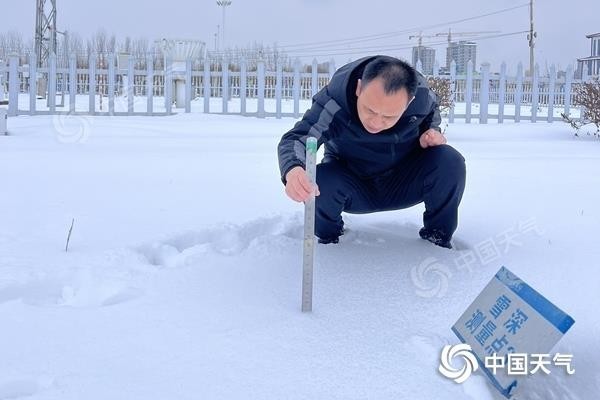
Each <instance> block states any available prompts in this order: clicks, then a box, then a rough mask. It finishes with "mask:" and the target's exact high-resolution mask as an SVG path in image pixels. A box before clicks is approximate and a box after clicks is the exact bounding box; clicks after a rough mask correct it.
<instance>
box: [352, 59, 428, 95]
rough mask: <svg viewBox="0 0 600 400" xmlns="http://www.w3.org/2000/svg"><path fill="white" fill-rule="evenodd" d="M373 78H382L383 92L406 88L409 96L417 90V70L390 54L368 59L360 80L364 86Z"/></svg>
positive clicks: (389, 92) (394, 91)
mask: <svg viewBox="0 0 600 400" xmlns="http://www.w3.org/2000/svg"><path fill="white" fill-rule="evenodd" d="M375 78H381V79H382V80H383V90H384V92H385V94H387V95H389V94H394V93H396V92H397V91H398V90H400V89H403V88H404V89H406V90H407V91H408V94H409V95H410V96H414V95H415V93H416V92H417V71H415V69H414V68H413V67H411V66H410V64H408V63H407V62H405V61H402V60H399V59H397V58H394V57H390V56H377V57H376V58H375V59H374V60H372V61H369V63H368V64H367V65H366V66H365V69H364V71H363V74H362V77H361V82H362V85H363V86H365V85H367V84H368V83H369V82H371V81H372V80H374V79H375Z"/></svg>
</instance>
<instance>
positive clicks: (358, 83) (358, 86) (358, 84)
mask: <svg viewBox="0 0 600 400" xmlns="http://www.w3.org/2000/svg"><path fill="white" fill-rule="evenodd" d="M361 85H362V81H361V80H360V78H359V79H358V82H357V83H356V97H358V96H360V89H361Z"/></svg>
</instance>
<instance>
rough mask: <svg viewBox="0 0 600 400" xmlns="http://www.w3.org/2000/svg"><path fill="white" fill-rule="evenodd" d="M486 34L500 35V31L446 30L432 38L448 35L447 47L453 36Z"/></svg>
mask: <svg viewBox="0 0 600 400" xmlns="http://www.w3.org/2000/svg"><path fill="white" fill-rule="evenodd" d="M487 33H500V31H478V32H452V30H451V29H450V28H448V33H446V32H442V33H436V34H435V35H434V36H433V37H438V36H446V35H448V46H450V43H452V35H454V36H479V35H483V34H487Z"/></svg>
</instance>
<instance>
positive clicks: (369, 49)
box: [289, 31, 529, 57]
mask: <svg viewBox="0 0 600 400" xmlns="http://www.w3.org/2000/svg"><path fill="white" fill-rule="evenodd" d="M527 32H529V31H518V32H510V33H503V34H498V35H490V36H482V37H479V38H477V39H473V40H469V41H470V42H479V41H481V40H487V39H496V38H500V37H507V36H515V35H521V34H524V33H527ZM447 44H448V42H447V41H445V40H444V41H439V42H431V43H427V45H428V46H430V47H438V46H445V45H447ZM413 46H414V45H413V44H403V45H400V46H398V45H394V46H385V45H382V46H370V47H355V48H349V49H337V50H339V51H334V50H331V49H323V50H321V51H333V52H330V53H319V54H315V52H314V51H311V52H310V53H309V52H308V50H307V51H306V52H304V51H295V52H291V53H289V56H290V57H306V56H311V55H314V56H321V57H325V56H342V55H354V54H364V53H366V52H369V53H373V52H376V51H381V52H385V51H395V50H407V49H411V48H412V47H413Z"/></svg>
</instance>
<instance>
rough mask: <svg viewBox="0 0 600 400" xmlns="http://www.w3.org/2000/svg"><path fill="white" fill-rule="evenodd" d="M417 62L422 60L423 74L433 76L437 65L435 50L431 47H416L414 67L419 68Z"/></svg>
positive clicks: (413, 50) (413, 51) (414, 48)
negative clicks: (434, 66)
mask: <svg viewBox="0 0 600 400" xmlns="http://www.w3.org/2000/svg"><path fill="white" fill-rule="evenodd" d="M417 60H421V72H423V74H424V75H433V65H434V64H435V50H434V49H432V48H431V47H425V46H415V47H413V48H412V65H413V67H416V66H417Z"/></svg>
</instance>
